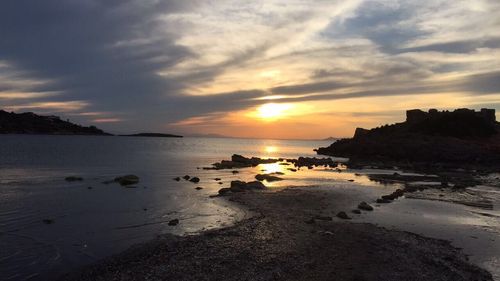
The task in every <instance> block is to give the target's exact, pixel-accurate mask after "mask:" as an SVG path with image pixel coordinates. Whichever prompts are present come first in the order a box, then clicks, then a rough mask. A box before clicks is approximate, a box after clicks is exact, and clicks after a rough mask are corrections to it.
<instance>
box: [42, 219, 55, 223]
mask: <svg viewBox="0 0 500 281" xmlns="http://www.w3.org/2000/svg"><path fill="white" fill-rule="evenodd" d="M42 222H43V223H44V224H53V223H54V220H53V219H43V220H42Z"/></svg>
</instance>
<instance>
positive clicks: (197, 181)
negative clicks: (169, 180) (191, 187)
mask: <svg viewBox="0 0 500 281" xmlns="http://www.w3.org/2000/svg"><path fill="white" fill-rule="evenodd" d="M189 181H190V182H194V183H199V182H200V178H198V177H192V178H191V179H190V180H189Z"/></svg>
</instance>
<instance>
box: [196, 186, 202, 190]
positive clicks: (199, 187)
mask: <svg viewBox="0 0 500 281" xmlns="http://www.w3.org/2000/svg"><path fill="white" fill-rule="evenodd" d="M195 189H196V190H202V189H203V187H201V186H198V187H196V188H195Z"/></svg>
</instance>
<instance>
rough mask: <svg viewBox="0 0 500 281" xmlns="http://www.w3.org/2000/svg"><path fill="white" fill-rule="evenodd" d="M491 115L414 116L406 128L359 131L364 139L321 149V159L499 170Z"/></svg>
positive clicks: (496, 127) (497, 128) (499, 139)
mask: <svg viewBox="0 0 500 281" xmlns="http://www.w3.org/2000/svg"><path fill="white" fill-rule="evenodd" d="M491 113H494V110H487V109H483V110H481V111H480V112H476V111H474V110H468V109H457V110H455V111H453V112H448V111H444V112H437V111H436V112H432V113H431V112H429V113H426V112H423V111H421V110H410V111H407V120H406V122H402V123H396V124H393V125H384V126H381V127H378V128H374V129H371V130H362V131H361V130H357V132H358V131H359V132H360V133H356V134H355V135H354V137H353V138H351V139H342V140H338V141H336V142H335V143H333V144H331V145H330V146H329V147H322V148H319V149H318V151H317V153H318V154H323V155H330V156H337V157H348V158H350V161H351V162H356V161H363V160H367V161H373V160H377V161H381V162H388V161H399V162H404V163H428V164H429V165H434V166H436V165H441V164H442V163H456V164H463V163H467V164H469V165H472V164H481V165H491V164H493V165H498V164H499V163H500V133H499V132H500V124H499V123H498V122H496V120H495V118H494V115H491ZM438 159H439V163H438V162H436V160H438Z"/></svg>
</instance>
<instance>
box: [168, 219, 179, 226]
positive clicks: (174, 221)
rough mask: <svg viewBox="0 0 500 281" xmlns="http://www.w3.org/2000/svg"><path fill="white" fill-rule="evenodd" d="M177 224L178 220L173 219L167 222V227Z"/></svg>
mask: <svg viewBox="0 0 500 281" xmlns="http://www.w3.org/2000/svg"><path fill="white" fill-rule="evenodd" d="M178 224H179V220H178V219H173V220H171V221H169V222H168V225H178Z"/></svg>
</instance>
